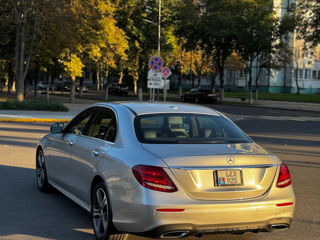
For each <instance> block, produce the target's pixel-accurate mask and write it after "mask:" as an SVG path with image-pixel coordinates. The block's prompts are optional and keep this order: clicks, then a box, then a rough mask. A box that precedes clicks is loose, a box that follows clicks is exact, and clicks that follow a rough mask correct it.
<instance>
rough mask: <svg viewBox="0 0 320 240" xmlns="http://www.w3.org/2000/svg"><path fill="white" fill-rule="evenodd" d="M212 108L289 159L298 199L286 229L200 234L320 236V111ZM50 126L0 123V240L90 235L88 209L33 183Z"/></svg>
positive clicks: (217, 239)
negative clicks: (39, 143) (39, 150)
mask: <svg viewBox="0 0 320 240" xmlns="http://www.w3.org/2000/svg"><path fill="white" fill-rule="evenodd" d="M215 108H216V109H217V110H219V111H222V112H223V113H226V114H227V116H229V117H230V118H231V119H232V120H234V121H235V122H236V124H238V125H239V126H240V127H241V128H242V129H243V130H244V131H245V132H246V133H248V135H249V136H251V137H252V138H253V139H254V140H255V141H256V142H258V143H259V144H261V145H262V146H264V147H265V148H267V149H268V150H270V151H272V152H273V153H275V154H276V155H278V156H279V157H280V158H281V159H282V160H283V161H284V162H286V163H287V164H288V166H289V168H290V171H291V175H292V178H293V186H294V190H295V194H296V200H297V202H296V211H295V216H294V221H293V223H292V226H291V229H290V230H288V231H282V232H274V233H259V234H251V233H249V234H244V235H229V234H221V235H211V236H205V237H203V239H205V240H209V239H210V240H211V239H212V240H258V239H270V240H275V239H279V240H280V239H281V240H283V239H290V240H291V239H292V240H295V239H296V240H301V239H310V240H311V239H312V240H313V239H314V240H318V239H320V185H319V182H320V116H319V113H310V112H301V111H282V110H272V109H260V108H249V107H236V106H226V105H219V106H218V105H217V106H215ZM48 129H49V125H48V124H41V123H37V124H35V123H0V239H1V240H7V239H10V240H11V239H19V240H20V239H27V240H29V239H30V240H31V239H32V240H38V239H58V240H73V239H74V240H90V239H91V240H92V239H94V237H93V234H92V229H91V221H90V215H89V213H87V212H86V211H85V210H83V209H82V208H81V207H79V206H77V205H76V204H75V203H73V202H72V201H71V200H69V199H68V198H66V197H64V196H63V195H62V194H60V193H58V192H53V193H50V194H43V193H40V192H39V191H38V190H37V188H36V183H35V171H34V168H35V162H34V158H35V145H36V142H37V141H38V139H40V138H41V136H43V135H45V134H46V133H48ZM129 239H130V240H131V239H132V240H133V239H142V238H140V237H135V236H130V238H129ZM188 239H195V238H188Z"/></svg>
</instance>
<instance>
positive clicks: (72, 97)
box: [70, 77, 76, 103]
mask: <svg viewBox="0 0 320 240" xmlns="http://www.w3.org/2000/svg"><path fill="white" fill-rule="evenodd" d="M70 86H71V89H70V102H71V103H74V101H75V90H76V77H71V85H70Z"/></svg>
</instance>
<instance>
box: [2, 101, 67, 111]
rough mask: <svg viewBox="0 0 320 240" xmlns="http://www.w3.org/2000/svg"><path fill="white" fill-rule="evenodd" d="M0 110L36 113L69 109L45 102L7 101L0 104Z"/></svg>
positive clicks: (57, 103) (58, 103)
mask: <svg viewBox="0 0 320 240" xmlns="http://www.w3.org/2000/svg"><path fill="white" fill-rule="evenodd" d="M0 109H7V110H37V111H63V112H66V111H68V110H69V109H68V108H67V107H66V106H64V105H63V104H62V103H60V102H51V101H46V100H24V101H22V102H19V101H16V100H7V101H4V102H0Z"/></svg>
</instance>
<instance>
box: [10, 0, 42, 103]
mask: <svg viewBox="0 0 320 240" xmlns="http://www.w3.org/2000/svg"><path fill="white" fill-rule="evenodd" d="M39 1H40V0H17V1H15V0H11V3H12V7H13V9H14V16H15V22H16V41H15V75H16V98H17V100H18V101H23V100H24V81H25V78H26V75H27V73H28V69H29V65H30V60H31V58H32V53H33V47H34V43H35V38H36V33H37V30H38V27H39ZM27 41H29V42H28V44H27Z"/></svg>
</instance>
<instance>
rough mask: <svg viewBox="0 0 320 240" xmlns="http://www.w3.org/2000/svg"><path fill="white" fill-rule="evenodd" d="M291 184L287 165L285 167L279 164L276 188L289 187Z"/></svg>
mask: <svg viewBox="0 0 320 240" xmlns="http://www.w3.org/2000/svg"><path fill="white" fill-rule="evenodd" d="M291 182H292V181H291V176H290V172H289V169H288V167H287V165H285V164H284V163H281V165H280V171H279V177H278V181H277V187H278V188H284V187H286V186H289V185H290V184H291Z"/></svg>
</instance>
